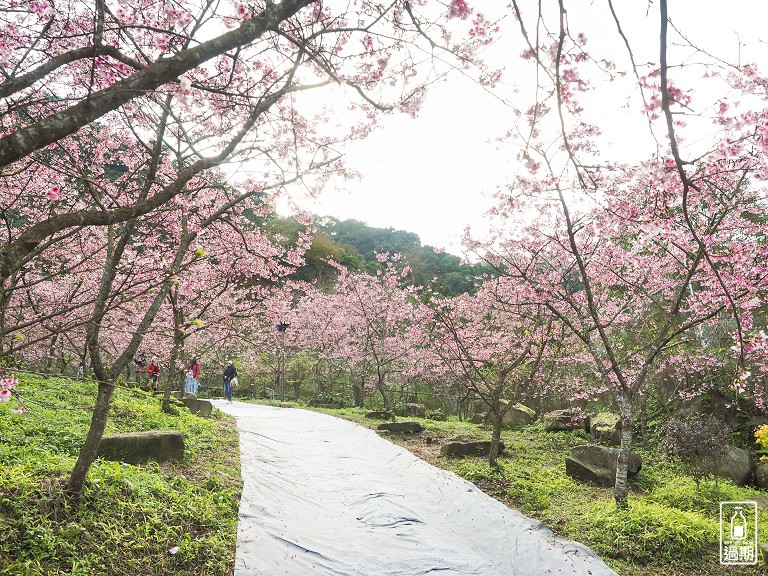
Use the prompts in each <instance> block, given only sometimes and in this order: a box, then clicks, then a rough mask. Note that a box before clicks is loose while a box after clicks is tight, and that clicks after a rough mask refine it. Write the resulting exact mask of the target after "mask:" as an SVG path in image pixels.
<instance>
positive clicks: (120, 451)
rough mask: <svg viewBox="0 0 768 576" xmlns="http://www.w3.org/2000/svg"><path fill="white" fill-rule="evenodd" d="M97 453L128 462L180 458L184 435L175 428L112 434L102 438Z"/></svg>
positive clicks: (182, 451)
mask: <svg viewBox="0 0 768 576" xmlns="http://www.w3.org/2000/svg"><path fill="white" fill-rule="evenodd" d="M97 455H98V456H99V457H100V458H104V459H105V460H113V461H116V462H127V463H128V464H141V463H144V462H146V461H147V460H155V461H157V462H169V461H171V460H178V459H180V458H181V457H182V456H183V455H184V435H183V434H182V433H181V432H177V431H175V430H149V431H146V432H128V433H125V434H110V435H106V436H103V437H102V438H101V442H100V443H99V449H98V452H97Z"/></svg>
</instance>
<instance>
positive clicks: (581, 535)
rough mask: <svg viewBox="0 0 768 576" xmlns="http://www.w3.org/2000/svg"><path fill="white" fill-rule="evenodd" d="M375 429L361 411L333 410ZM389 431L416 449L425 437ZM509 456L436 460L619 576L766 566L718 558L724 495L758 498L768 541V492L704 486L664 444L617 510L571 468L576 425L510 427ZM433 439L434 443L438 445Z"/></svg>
mask: <svg viewBox="0 0 768 576" xmlns="http://www.w3.org/2000/svg"><path fill="white" fill-rule="evenodd" d="M325 412H328V413H330V414H335V415H339V416H343V417H345V418H348V419H351V420H354V421H356V422H358V423H360V424H363V425H365V426H369V427H375V426H376V422H372V421H371V420H368V419H366V418H364V417H363V414H364V412H365V411H363V410H359V409H344V410H327V411H325ZM408 419H409V420H417V421H419V422H421V423H422V425H424V426H425V428H426V430H425V431H424V432H422V433H421V434H420V436H429V437H431V438H433V439H436V440H437V444H440V443H442V442H448V441H454V440H458V441H465V440H476V439H483V440H489V439H490V435H491V431H490V429H489V428H483V427H480V426H476V425H474V424H470V423H467V422H457V421H456V420H449V421H447V422H435V421H432V420H425V419H420V418H408ZM386 437H389V438H391V439H392V440H394V441H396V442H398V443H401V444H403V445H404V446H406V447H409V448H411V449H414V446H416V447H417V448H418V447H420V445H423V444H424V441H423V440H419V439H418V437H413V438H410V439H409V438H407V437H397V436H392V435H389V434H386ZM502 441H503V442H504V444H505V446H506V452H505V455H504V456H502V457H500V458H499V459H498V462H497V465H496V466H494V467H492V466H489V464H488V462H487V459H486V458H481V457H465V458H447V457H442V456H439V457H433V458H431V462H432V463H433V464H435V465H437V466H439V467H441V468H444V469H446V470H451V471H453V472H456V473H457V474H459V475H460V476H462V477H464V478H466V479H467V480H469V481H470V482H473V483H475V484H477V485H478V486H479V487H480V488H481V489H482V490H484V491H485V492H486V493H488V494H489V495H491V496H493V497H494V498H497V499H498V500H500V501H502V502H504V503H506V504H507V505H509V506H510V507H512V508H515V509H518V510H520V511H522V512H523V513H524V514H526V515H528V516H531V517H534V518H537V519H539V520H542V521H543V522H544V523H545V524H546V525H547V526H549V527H550V528H551V529H552V530H553V531H554V532H555V533H556V534H557V535H559V536H562V537H565V538H570V539H574V540H577V541H579V542H582V543H583V544H586V545H587V546H589V547H590V548H592V549H593V550H594V551H595V552H596V553H597V554H598V555H599V556H600V557H601V558H603V560H604V561H605V562H606V563H607V564H608V565H609V566H611V567H612V568H613V569H614V570H616V572H618V573H619V574H620V575H621V576H652V575H653V576H705V575H706V576H726V575H728V576H732V575H734V574H739V576H758V575H763V574H765V573H766V571H765V567H761V566H755V567H752V566H738V567H732V566H720V564H719V548H718V547H719V525H718V522H719V506H720V502H721V501H740V500H757V501H758V504H759V512H758V516H759V534H760V537H761V540H768V508H766V506H768V498H766V496H768V495H766V494H765V493H764V492H761V491H760V490H756V489H752V488H742V487H738V486H735V485H734V484H733V483H732V482H730V481H726V480H718V481H717V482H715V481H714V480H711V479H710V480H706V481H703V482H701V484H700V485H699V486H697V485H696V482H695V481H694V480H693V477H692V476H691V475H689V474H688V471H687V470H686V468H685V467H684V466H683V465H682V464H681V463H679V462H676V461H672V460H670V459H669V458H667V457H666V456H665V455H664V454H662V453H661V452H659V451H656V450H642V449H640V448H637V449H636V451H637V452H638V453H640V454H641V455H642V457H643V468H642V470H641V471H640V474H638V476H637V477H636V478H634V479H633V480H632V481H631V483H630V487H631V488H630V489H631V494H630V498H629V508H628V510H624V511H622V510H618V509H617V508H616V504H615V502H614V498H613V490H612V489H609V488H602V487H599V486H594V485H591V484H588V483H585V482H580V481H577V480H574V479H572V478H570V477H569V476H567V475H566V473H565V455H566V454H567V452H568V449H569V448H570V447H572V446H577V445H579V444H586V443H588V442H589V439H588V437H587V435H586V434H585V433H584V432H581V431H575V432H545V431H544V429H543V427H542V425H541V424H540V423H537V424H533V425H530V426H526V427H521V428H517V429H514V430H504V432H503V434H502ZM433 445H434V443H433Z"/></svg>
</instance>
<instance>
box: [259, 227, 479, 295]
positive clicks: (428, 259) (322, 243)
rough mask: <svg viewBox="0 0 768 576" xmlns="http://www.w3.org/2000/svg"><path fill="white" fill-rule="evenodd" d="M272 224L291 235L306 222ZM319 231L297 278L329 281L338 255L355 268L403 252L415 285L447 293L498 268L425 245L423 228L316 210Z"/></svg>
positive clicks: (371, 267) (469, 286) (371, 268)
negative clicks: (378, 256) (409, 229)
mask: <svg viewBox="0 0 768 576" xmlns="http://www.w3.org/2000/svg"><path fill="white" fill-rule="evenodd" d="M270 225H271V228H272V230H273V231H275V232H279V233H281V234H283V235H284V236H286V237H287V238H289V239H293V238H296V237H297V236H298V234H299V231H300V230H301V229H302V228H303V227H302V226H301V225H300V224H299V223H297V222H296V221H295V220H293V219H292V218H285V219H280V220H276V221H273V222H271V224H270ZM314 227H315V229H316V234H315V238H314V241H313V243H312V247H311V248H310V250H309V251H308V252H307V254H306V264H305V266H303V267H302V268H300V269H299V270H298V272H297V273H296V278H298V279H301V280H306V281H315V280H317V281H319V282H321V283H322V282H323V281H325V280H326V279H327V278H328V277H329V275H331V276H332V275H333V270H332V269H331V268H330V267H329V266H328V265H327V264H326V262H327V261H328V260H329V259H330V260H335V261H336V262H339V263H340V264H343V265H344V266H346V267H347V268H350V269H352V270H368V271H370V272H373V271H375V270H376V269H377V268H378V267H379V262H378V260H377V259H376V254H382V253H387V252H388V253H390V254H395V253H399V254H402V255H403V256H404V257H405V259H406V261H407V262H408V265H409V266H410V268H411V275H410V276H409V277H408V279H407V281H408V283H409V284H412V285H415V286H429V287H430V288H432V289H433V290H435V291H436V292H438V293H440V294H443V295H445V296H455V295H457V294H461V293H463V292H470V291H472V290H473V289H474V285H475V282H474V278H476V277H478V276H482V275H483V274H490V275H492V274H493V269H492V268H491V267H489V266H486V265H483V264H466V263H462V260H461V258H459V257H458V256H456V255H455V254H449V253H447V252H442V251H436V249H435V248H434V247H432V246H428V245H422V244H421V240H420V238H419V236H418V235H417V234H414V233H413V232H407V231H405V230H396V229H395V228H375V227H372V226H368V225H367V224H366V223H364V222H360V221H358V220H338V219H336V218H333V217H331V216H315V217H314Z"/></svg>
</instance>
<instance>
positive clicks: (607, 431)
mask: <svg viewBox="0 0 768 576" xmlns="http://www.w3.org/2000/svg"><path fill="white" fill-rule="evenodd" d="M589 435H590V436H591V437H592V440H593V441H595V442H604V443H606V444H613V445H614V446H618V445H619V444H621V417H620V416H619V415H618V414H613V413H611V412H599V413H598V414H596V415H595V416H593V417H592V418H591V419H590V425H589Z"/></svg>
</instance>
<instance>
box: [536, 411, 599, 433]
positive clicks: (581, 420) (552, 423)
mask: <svg viewBox="0 0 768 576" xmlns="http://www.w3.org/2000/svg"><path fill="white" fill-rule="evenodd" d="M544 430H546V431H548V432H558V431H563V430H585V431H589V418H588V417H586V418H585V417H584V416H583V414H582V413H581V411H580V410H571V409H565V410H554V411H552V412H547V413H546V414H544Z"/></svg>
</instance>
